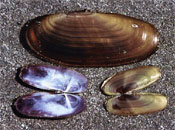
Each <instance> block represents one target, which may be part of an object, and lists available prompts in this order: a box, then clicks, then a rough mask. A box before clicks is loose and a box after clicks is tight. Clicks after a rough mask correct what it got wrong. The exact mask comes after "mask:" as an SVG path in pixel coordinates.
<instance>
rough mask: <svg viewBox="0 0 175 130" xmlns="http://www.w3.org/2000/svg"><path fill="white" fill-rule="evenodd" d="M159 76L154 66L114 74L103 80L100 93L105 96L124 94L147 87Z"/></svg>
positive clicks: (157, 69)
mask: <svg viewBox="0 0 175 130" xmlns="http://www.w3.org/2000/svg"><path fill="white" fill-rule="evenodd" d="M160 76H161V73H160V70H159V68H157V67H156V66H142V67H137V68H135V69H131V70H127V71H124V72H120V73H118V74H115V75H113V76H111V77H110V78H108V79H107V80H105V81H104V82H103V84H102V87H101V88H102V91H103V92H104V93H105V94H107V95H117V94H118V93H121V94H124V93H127V92H130V91H134V90H139V89H142V88H145V87H147V86H149V85H150V84H152V83H154V82H155V81H156V80H158V79H159V78H160Z"/></svg>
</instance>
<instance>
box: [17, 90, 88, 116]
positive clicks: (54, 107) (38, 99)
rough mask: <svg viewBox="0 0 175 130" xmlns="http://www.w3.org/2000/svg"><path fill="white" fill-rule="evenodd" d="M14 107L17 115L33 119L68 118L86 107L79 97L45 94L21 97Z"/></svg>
mask: <svg viewBox="0 0 175 130" xmlns="http://www.w3.org/2000/svg"><path fill="white" fill-rule="evenodd" d="M14 105H15V108H16V110H17V111H18V112H19V113H21V114H23V115H25V116H28V117H35V118H65V117H70V116H72V115H75V114H78V113H80V112H82V111H83V110H84V109H85V107H86V105H85V102H84V100H83V99H82V98H81V97H80V96H76V95H71V94H50V93H46V92H39V93H33V94H30V95H25V96H22V97H20V98H18V99H17V101H16V102H15V104H14Z"/></svg>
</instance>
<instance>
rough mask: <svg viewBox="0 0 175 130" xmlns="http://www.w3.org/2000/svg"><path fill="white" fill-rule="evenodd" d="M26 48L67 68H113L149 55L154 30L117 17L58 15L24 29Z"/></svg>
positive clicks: (81, 13)
mask: <svg viewBox="0 0 175 130" xmlns="http://www.w3.org/2000/svg"><path fill="white" fill-rule="evenodd" d="M25 38H26V41H27V44H28V45H29V47H30V48H31V49H32V50H33V51H34V52H36V53H37V54H38V55H40V56H42V57H44V58H45V59H47V60H49V61H52V62H55V63H58V64H63V65H69V66H87V67H92V66H96V67H98V66H117V65H122V64H129V63H133V62H136V61H140V60H143V59H145V58H146V57H148V56H149V55H151V54H152V53H153V52H154V51H155V50H156V46H157V43H158V36H157V30H156V29H155V28H154V26H153V25H151V24H149V23H146V22H144V21H141V20H138V19H135V18H131V17H128V16H124V15H119V14H104V13H91V12H72V13H68V14H64V13H58V14H51V15H47V16H43V17H39V18H36V19H34V20H32V22H30V24H29V25H28V28H27V29H26V36H25Z"/></svg>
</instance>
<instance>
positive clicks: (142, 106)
mask: <svg viewBox="0 0 175 130" xmlns="http://www.w3.org/2000/svg"><path fill="white" fill-rule="evenodd" d="M166 106H167V99H166V97H165V96H162V95H159V94H153V93H149V94H146V93H145V94H137V95H122V96H121V97H119V98H118V97H114V98H111V99H109V100H108V102H107V104H106V109H107V111H108V112H110V113H112V114H117V115H139V114H148V113H153V112H158V111H161V110H163V109H164V108H165V107H166Z"/></svg>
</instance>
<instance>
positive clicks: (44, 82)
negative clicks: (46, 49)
mask: <svg viewBox="0 0 175 130" xmlns="http://www.w3.org/2000/svg"><path fill="white" fill-rule="evenodd" d="M20 78H21V79H22V80H23V81H24V82H25V83H27V84H29V85H31V86H34V87H36V88H39V89H43V90H58V91H62V92H67V93H80V92H84V91H85V90H86V88H87V86H88V80H87V78H86V77H85V76H83V75H82V74H80V73H78V72H76V71H73V70H71V69H66V68H61V67H53V66H48V65H29V66H27V67H24V68H23V69H22V70H21V72H20Z"/></svg>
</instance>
